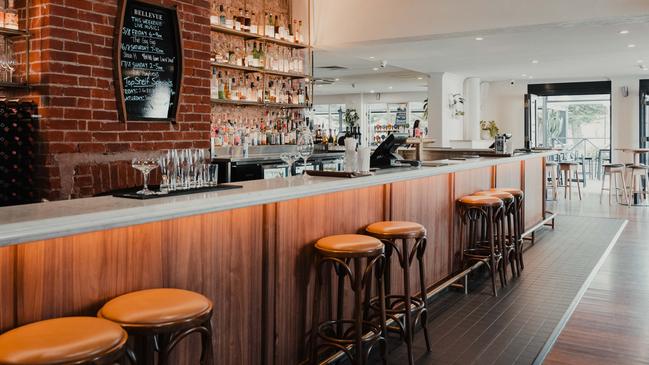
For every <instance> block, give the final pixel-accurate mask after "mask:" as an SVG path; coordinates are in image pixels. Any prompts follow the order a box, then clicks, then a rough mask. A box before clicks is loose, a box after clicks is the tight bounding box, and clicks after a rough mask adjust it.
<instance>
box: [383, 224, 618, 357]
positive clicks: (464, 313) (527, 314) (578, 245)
mask: <svg viewBox="0 0 649 365" xmlns="http://www.w3.org/2000/svg"><path fill="white" fill-rule="evenodd" d="M622 224H623V220H618V219H608V218H584V217H571V216H563V217H559V218H558V225H557V229H556V231H550V230H548V229H544V230H543V232H541V233H539V235H538V236H537V238H538V240H537V244H536V245H534V246H533V247H531V248H530V249H529V250H527V252H526V255H525V258H526V261H525V266H526V268H525V271H524V274H523V276H522V278H520V279H516V280H513V281H511V282H510V284H509V286H508V287H507V288H506V289H505V290H503V291H502V293H500V294H499V296H498V297H497V298H494V297H493V296H491V289H490V282H489V281H488V280H484V277H482V278H473V281H472V282H473V283H474V285H477V288H474V289H473V290H472V291H471V293H470V294H469V295H468V296H465V295H464V294H462V293H459V292H454V291H451V292H447V293H444V294H442V295H440V296H439V297H438V298H436V300H435V301H434V302H433V303H432V305H431V316H430V317H431V318H430V321H429V324H428V328H429V330H430V333H431V336H432V341H431V342H432V347H433V351H432V352H431V353H427V352H426V350H425V344H424V342H423V341H424V340H423V334H422V333H421V332H418V333H417V335H416V340H415V359H416V363H417V364H420V365H424V364H425V365H428V364H431V365H432V364H531V363H532V362H533V361H534V359H535V358H536V356H537V355H538V353H539V351H540V350H541V348H542V347H543V345H544V344H545V342H546V341H547V339H548V338H549V337H550V334H551V333H552V331H553V330H554V328H555V327H556V326H557V324H558V323H559V321H560V319H561V318H562V316H563V315H564V313H566V311H567V309H568V308H569V306H570V304H571V302H572V301H573V299H574V298H575V296H576V295H577V293H578V292H579V290H580V288H581V286H582V285H583V284H584V282H585V281H586V278H587V277H588V275H590V273H591V272H592V271H593V268H594V267H595V265H596V263H597V262H598V261H599V259H600V258H601V257H602V255H603V254H604V252H605V251H606V249H607V247H608V246H609V244H610V242H611V240H612V239H613V238H614V236H615V234H616V233H617V232H618V230H619V228H620V227H621V226H622ZM393 345H394V342H393ZM389 363H392V364H402V363H407V361H406V349H405V346H403V345H400V346H398V347H397V348H394V349H393V350H392V351H391V353H390V357H389Z"/></svg>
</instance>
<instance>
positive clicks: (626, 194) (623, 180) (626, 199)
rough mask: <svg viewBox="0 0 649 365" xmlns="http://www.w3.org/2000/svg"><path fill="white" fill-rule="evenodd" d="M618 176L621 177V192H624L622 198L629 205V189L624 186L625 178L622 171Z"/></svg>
mask: <svg viewBox="0 0 649 365" xmlns="http://www.w3.org/2000/svg"><path fill="white" fill-rule="evenodd" d="M620 177H621V178H622V193H623V194H624V200H625V202H626V204H627V205H628V206H631V201H629V191H628V189H627V187H626V178H625V177H624V171H622V172H620Z"/></svg>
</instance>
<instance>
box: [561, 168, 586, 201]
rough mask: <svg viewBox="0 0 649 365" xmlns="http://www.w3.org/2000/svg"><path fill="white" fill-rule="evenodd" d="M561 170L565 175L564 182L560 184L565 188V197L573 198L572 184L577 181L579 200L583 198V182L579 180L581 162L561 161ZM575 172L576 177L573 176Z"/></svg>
mask: <svg viewBox="0 0 649 365" xmlns="http://www.w3.org/2000/svg"><path fill="white" fill-rule="evenodd" d="M559 170H560V171H561V173H562V175H563V184H561V185H559V187H560V188H563V198H564V199H565V198H568V199H570V200H572V184H573V183H574V182H576V183H577V192H578V193H579V200H581V183H580V180H579V162H576V161H562V162H559ZM573 173H574V177H573V176H572V175H573Z"/></svg>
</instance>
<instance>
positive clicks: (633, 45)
mask: <svg viewBox="0 0 649 365" xmlns="http://www.w3.org/2000/svg"><path fill="white" fill-rule="evenodd" d="M627 47H629V48H635V44H629V45H627Z"/></svg>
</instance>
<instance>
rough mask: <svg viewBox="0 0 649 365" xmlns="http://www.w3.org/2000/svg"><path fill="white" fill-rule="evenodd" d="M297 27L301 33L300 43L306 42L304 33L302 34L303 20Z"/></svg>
mask: <svg viewBox="0 0 649 365" xmlns="http://www.w3.org/2000/svg"><path fill="white" fill-rule="evenodd" d="M297 29H298V32H299V33H300V38H299V41H298V43H304V34H302V21H301V20H300V21H299V22H298V26H297Z"/></svg>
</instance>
